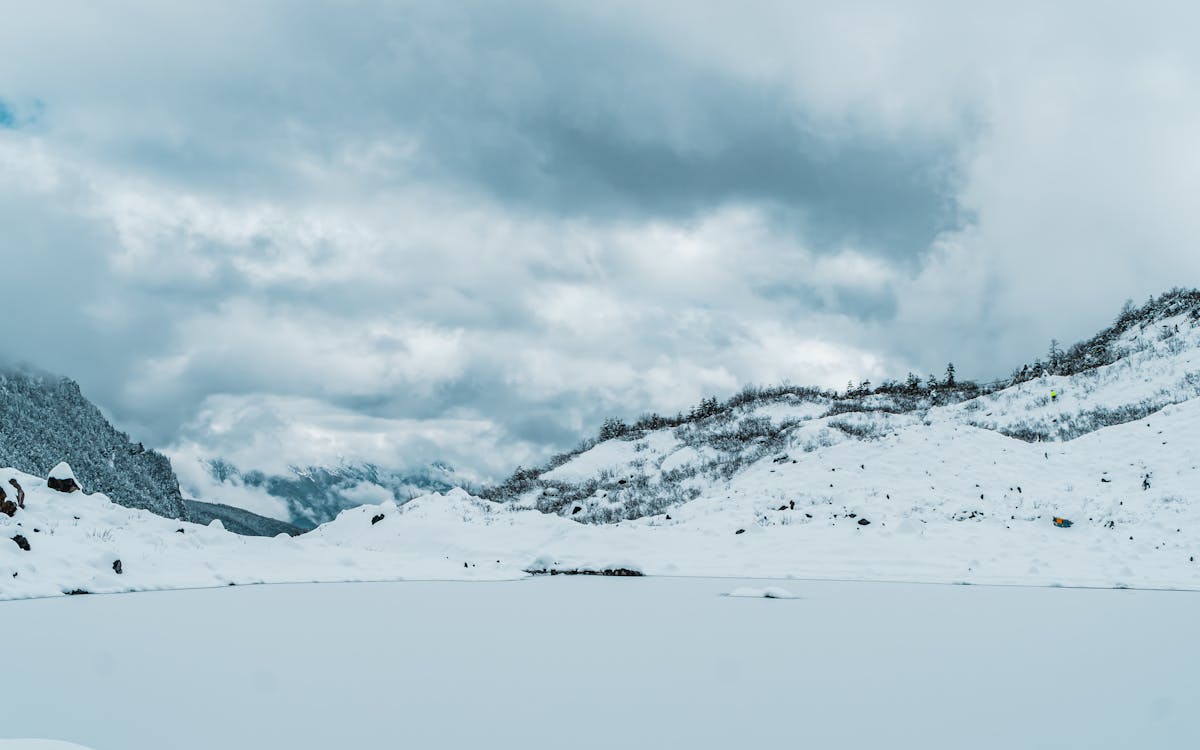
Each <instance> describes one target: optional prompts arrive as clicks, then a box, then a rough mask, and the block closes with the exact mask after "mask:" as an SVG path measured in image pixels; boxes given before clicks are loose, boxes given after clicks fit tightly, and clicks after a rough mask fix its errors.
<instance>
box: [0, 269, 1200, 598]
mask: <svg viewBox="0 0 1200 750" xmlns="http://www.w3.org/2000/svg"><path fill="white" fill-rule="evenodd" d="M1198 311H1200V293H1195V292H1189V293H1174V294H1172V295H1166V296H1164V297H1163V298H1160V299H1159V300H1157V301H1155V302H1153V303H1152V304H1150V305H1148V306H1147V307H1145V308H1142V309H1141V310H1128V311H1126V312H1125V313H1123V314H1122V318H1121V319H1119V320H1118V323H1117V324H1116V325H1115V326H1114V327H1113V328H1112V329H1110V330H1108V331H1105V332H1102V333H1101V334H1100V336H1098V337H1097V338H1096V339H1093V340H1092V341H1090V342H1085V343H1084V344H1082V345H1078V346H1076V347H1073V348H1072V349H1071V350H1070V351H1069V352H1067V353H1066V354H1062V355H1060V356H1059V358H1058V359H1057V360H1055V358H1054V357H1053V356H1052V357H1051V358H1050V361H1049V362H1047V363H1037V364H1038V365H1040V367H1036V368H1031V367H1023V368H1020V369H1019V370H1018V372H1016V373H1014V377H1013V379H1012V381H1011V382H1008V383H1001V384H994V385H993V386H990V387H980V386H976V385H974V384H964V383H948V382H947V383H941V384H936V385H934V386H933V387H928V386H921V387H918V388H915V389H914V388H912V387H911V386H908V385H905V386H901V385H899V384H885V385H884V386H881V387H880V388H876V389H868V388H860V389H858V390H859V392H858V393H854V394H832V393H826V392H820V391H816V390H813V389H793V388H781V389H774V390H771V391H747V392H746V393H745V394H742V396H739V397H735V399H733V400H731V401H730V402H728V403H726V404H718V403H716V402H715V401H710V402H706V404H705V405H704V408H703V409H702V410H699V411H698V413H697V414H695V415H693V416H691V417H690V418H687V419H677V420H675V421H676V422H677V424H667V425H661V426H657V427H655V426H653V425H654V420H653V419H647V420H643V423H642V425H641V426H635V427H625V428H623V429H618V428H614V427H613V426H612V425H609V426H606V430H607V431H608V432H609V434H608V435H607V439H605V440H603V441H600V442H597V443H595V444H593V445H588V446H585V448H586V450H581V451H579V452H577V453H573V454H570V455H567V456H564V457H563V458H562V459H560V460H558V461H556V462H554V464H553V465H552V466H550V467H547V468H546V469H543V470H538V471H525V472H519V473H518V474H517V475H516V476H515V477H514V478H513V479H512V480H510V481H509V482H507V483H505V484H504V485H502V486H501V487H499V488H497V489H496V490H495V491H494V492H493V493H491V494H490V495H489V497H487V498H480V497H474V496H471V495H469V494H468V493H466V492H465V491H463V490H458V489H456V490H451V491H449V492H446V493H444V494H439V493H435V494H430V495H426V496H423V497H420V498H417V499H416V500H413V501H411V502H407V503H401V502H397V501H396V500H394V499H387V500H385V501H384V502H382V503H378V504H372V505H363V506H359V507H355V508H351V509H349V510H344V511H342V512H341V513H340V514H339V515H338V516H337V518H336V519H335V520H333V521H331V522H329V523H326V524H324V525H322V526H320V527H318V528H317V529H315V530H313V531H310V532H309V533H306V534H304V535H302V536H300V537H296V538H289V537H286V536H284V537H278V538H257V539H253V538H245V537H238V536H235V535H233V534H230V533H228V532H227V531H226V530H224V529H223V528H219V525H216V524H214V525H210V526H199V525H194V524H190V523H184V522H180V521H174V520H170V519H165V518H162V517H159V516H155V515H152V514H150V513H146V512H143V511H140V510H136V509H129V508H124V507H120V506H116V505H113V504H112V503H110V502H109V501H108V499H107V498H105V497H103V496H101V495H98V494H97V495H82V494H80V493H72V494H63V493H61V492H56V491H54V490H52V489H50V488H49V487H48V486H47V483H46V482H45V481H43V480H42V479H40V478H37V477H33V476H29V475H26V474H22V473H20V472H16V471H14V470H6V471H0V487H8V486H9V479H14V480H16V481H17V482H18V483H19V484H20V485H21V486H22V487H23V488H24V492H25V494H26V496H27V497H26V502H25V507H24V508H20V509H14V512H13V513H12V515H11V517H10V516H7V515H2V514H0V534H2V536H3V538H0V598H21V597H31V596H45V595H56V594H62V593H66V592H73V591H86V592H93V593H98V592H113V591H125V590H134V589H155V588H178V587H190V586H224V585H229V584H243V583H258V582H284V581H342V580H356V581H361V580H394V579H398V578H439V579H446V578H454V579H485V580H486V579H506V578H520V577H525V576H526V575H529V572H531V571H533V572H550V573H553V572H575V571H590V572H600V571H610V572H616V571H620V572H641V573H645V574H653V575H703V576H744V577H760V578H787V577H793V578H833V579H873V580H888V581H929V582H962V583H1005V584H1009V583H1011V584H1036V585H1064V586H1101V587H1114V586H1115V587H1159V588H1182V589H1200V563H1198V562H1197V561H1196V558H1197V556H1200V502H1197V495H1196V487H1197V486H1200V469H1198V466H1200V398H1197V393H1198V389H1200V320H1198V319H1200V312H1198ZM1051 372H1053V373H1056V374H1050V373H1051ZM655 419H659V420H660V421H671V420H661V418H655ZM84 488H85V489H90V488H89V487H87V483H86V481H85V482H84ZM1055 519H1065V521H1059V523H1058V524H1056V523H1055ZM1068 522H1069V523H1068ZM18 536H19V537H21V540H22V541H21V542H15V540H16V538H17V537H18ZM4 538H7V539H11V540H14V542H15V543H11V544H10V543H8V542H5V541H4ZM118 560H120V561H121V565H120V566H117V565H115V563H116V561H118ZM118 567H119V568H120V569H119V570H118Z"/></svg>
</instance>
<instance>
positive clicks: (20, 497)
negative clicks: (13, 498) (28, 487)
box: [0, 478, 25, 508]
mask: <svg viewBox="0 0 1200 750" xmlns="http://www.w3.org/2000/svg"><path fill="white" fill-rule="evenodd" d="M8 483H9V484H11V485H12V486H13V489H15V490H16V491H17V505H18V506H20V507H21V508H24V507H25V490H24V489H22V487H21V483H20V482H18V481H17V480H16V479H15V478H14V479H10V480H8ZM2 497H4V492H3V490H0V498H2Z"/></svg>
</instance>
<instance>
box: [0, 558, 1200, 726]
mask: <svg viewBox="0 0 1200 750" xmlns="http://www.w3.org/2000/svg"><path fill="white" fill-rule="evenodd" d="M780 585H782V586H784V587H786V588H787V589H788V590H789V591H791V592H792V593H794V594H796V595H798V596H799V597H800V598H797V599H754V598H736V597H729V596H724V595H723V594H725V593H728V592H731V591H734V590H736V589H738V588H743V587H755V588H763V587H766V586H780ZM1198 619H1200V594H1198V593H1194V592H1187V591H1173V592H1163V591H1139V590H1112V589H1109V590H1086V589H1066V588H1025V587H1002V586H995V587H993V586H952V585H931V584H924V585H920V584H898V583H854V582H802V581H782V582H780V581H769V582H768V581H752V580H745V579H741V580H736V579H711V578H654V577H650V578H640V579H603V578H580V577H572V578H565V577H555V578H538V579H529V580H522V581H507V582H433V581H426V582H419V581H410V582H401V583H358V584H319V585H314V584H296V585H267V586H252V587H234V588H223V589H207V590H193V591H163V592H150V593H138V594H118V595H103V596H76V597H58V598H51V599H35V600H25V601H10V602H0V623H3V628H4V633H5V643H6V647H5V649H4V655H3V657H2V663H3V671H4V674H5V676H6V678H7V679H6V690H5V695H4V700H3V701H2V702H0V737H44V738H54V739H60V740H67V741H70V742H75V743H80V744H82V745H85V746H87V747H90V748H94V750H162V749H163V748H172V749H173V750H212V749H213V748H222V749H223V750H242V749H245V750H251V749H253V750H275V749H278V750H309V749H312V750H317V749H318V748H319V749H321V750H327V749H328V748H354V749H355V750H374V749H376V748H378V749H379V750H383V749H385V748H386V749H387V750H393V749H394V748H399V747H414V748H497V749H498V748H615V747H622V748H689V749H691V748H730V747H744V748H767V747H788V748H794V747H822V748H826V747H828V748H832V747H838V748H963V747H971V748H1006V749H1007V748H1026V749H1029V748H1056V749H1059V748H1068V747H1070V748H1075V747H1080V748H1082V747H1086V748H1093V749H1094V748H1130V747H1147V748H1149V747H1153V748H1183V747H1197V746H1200V724H1197V722H1196V721H1195V716H1196V712H1197V709H1200V671H1198V670H1197V669H1196V665H1197V664H1200V641H1198V640H1197V639H1196V638H1195V637H1194V634H1193V633H1192V630H1193V628H1194V624H1195V623H1196V622H1197V620H1198ZM0 748H6V750H7V746H6V744H5V743H4V742H2V741H0Z"/></svg>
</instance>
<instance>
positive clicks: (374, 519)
mask: <svg viewBox="0 0 1200 750" xmlns="http://www.w3.org/2000/svg"><path fill="white" fill-rule="evenodd" d="M382 520H383V514H382V513H380V514H379V515H377V516H372V517H371V525H372V526H374V525H375V524H377V523H379V522H380V521H382Z"/></svg>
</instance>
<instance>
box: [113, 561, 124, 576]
mask: <svg viewBox="0 0 1200 750" xmlns="http://www.w3.org/2000/svg"><path fill="white" fill-rule="evenodd" d="M113 572H114V573H116V574H117V575H121V573H122V572H124V570H123V568H122V567H121V561H120V560H113Z"/></svg>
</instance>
